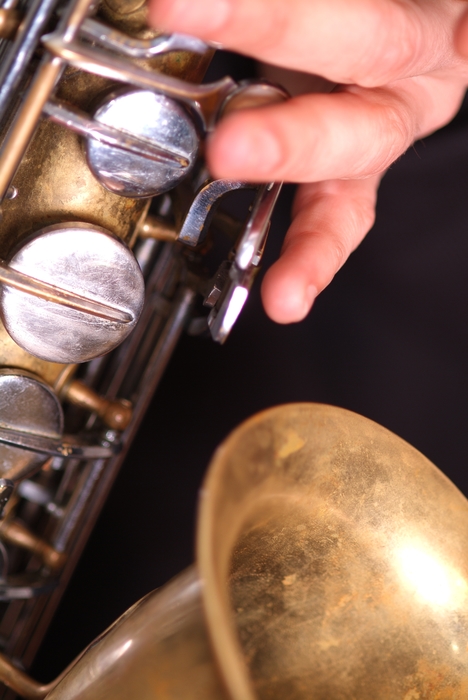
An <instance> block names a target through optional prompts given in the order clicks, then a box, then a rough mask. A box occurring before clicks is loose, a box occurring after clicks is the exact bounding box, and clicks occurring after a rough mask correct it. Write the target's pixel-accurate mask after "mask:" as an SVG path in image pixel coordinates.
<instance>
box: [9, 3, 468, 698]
mask: <svg viewBox="0 0 468 700" xmlns="http://www.w3.org/2000/svg"><path fill="white" fill-rule="evenodd" d="M0 36H1V37H2V40H1V44H0V52H1V61H0V125H1V133H0V203H1V220H0V318H1V323H0V470H1V473H0V508H1V517H0V601H1V606H2V609H1V614H0V642H1V653H0V682H1V683H2V684H3V693H2V697H13V695H19V696H21V697H24V698H27V699H31V700H40V699H41V698H47V699H48V700H82V699H83V700H84V699H86V700H102V699H103V698H116V699H117V700H119V699H120V698H122V700H124V699H125V700H128V699H129V698H132V699H133V698H138V699H139V700H155V699H156V698H158V699H159V698H166V699H167V700H181V699H183V700H199V699H200V698H206V699H207V700H256V699H257V698H260V699H262V700H309V699H310V698H315V699H318V700H329V698H336V699H337V700H351V699H356V698H359V700H375V698H383V699H385V700H393V699H394V698H398V699H400V698H401V699H403V700H426V699H427V700H429V699H432V698H434V699H435V698H460V699H462V698H466V697H468V681H467V679H468V613H467V610H468V605H467V603H468V562H467V560H466V551H467V549H468V502H467V501H466V499H465V498H464V497H463V496H462V495H461V494H460V492H458V490H457V489H456V488H455V487H454V486H453V484H451V483H450V482H449V481H448V480H447V479H446V478H445V477H444V476H443V475H442V474H441V473H440V472H439V471H438V470H437V469H436V467H434V466H433V465H432V464H431V463H429V462H428V460H426V459H425V458H424V457H423V456H422V455H420V454H419V453H418V452H417V451H416V450H414V449H413V448H412V447H410V446H409V445H407V444H406V443H404V442H403V441H402V440H400V439H399V438H397V437H396V436H394V435H392V434H391V433H389V432H388V431H386V430H385V429H383V428H381V427H380V426H377V425H376V424H374V423H372V422H371V421H369V420H367V419H365V418H362V417H359V416H356V415H355V414H352V413H350V412H348V411H344V410H342V409H339V408H334V407H328V406H320V405H314V404H298V405H290V406H284V407H278V408H274V409H270V410H269V411H266V412H264V413H262V414H260V415H258V416H255V417H254V418H252V419H250V420H249V421H247V422H246V423H245V424H244V425H242V426H240V427H239V428H238V429H237V430H236V431H235V432H234V433H233V434H232V435H231V436H230V437H228V439H227V440H226V441H225V443H223V445H221V447H220V448H219V449H218V451H217V452H216V454H215V456H214V458H213V461H212V464H211V466H210V468H209V471H208V474H207V477H206V480H205V483H204V486H203V489H202V492H201V499H200V508H199V518H198V527H197V548H196V549H197V552H196V554H197V556H196V564H195V565H194V566H192V567H190V568H189V569H188V570H186V571H184V572H182V573H181V574H180V575H179V576H177V577H176V578H175V579H173V580H172V581H171V582H169V583H168V584H167V585H166V586H164V587H163V588H162V589H161V590H158V591H154V592H153V593H150V594H148V595H147V596H146V597H145V598H143V599H142V600H141V601H139V602H138V603H136V604H135V605H134V606H133V607H132V608H130V609H129V610H128V611H127V612H126V613H125V614H124V615H123V616H122V617H121V618H120V619H119V620H117V621H116V622H115V623H114V624H113V625H112V626H111V627H110V628H109V629H108V630H106V631H105V632H104V633H103V634H102V635H101V636H100V637H99V638H98V639H96V640H95V641H94V642H93V643H92V644H91V645H90V646H89V647H88V648H87V649H85V650H84V652H83V653H82V654H81V655H80V656H79V657H78V658H77V659H76V660H75V661H74V662H73V663H72V664H71V665H70V667H69V668H68V669H65V670H64V671H63V673H62V674H61V675H60V676H59V677H58V678H57V679H55V680H54V681H52V682H51V683H48V684H41V683H40V682H37V681H35V680H33V679H32V678H31V677H30V676H29V675H28V674H27V673H26V671H25V669H27V668H28V667H29V666H30V664H31V663H32V660H33V658H34V655H35V653H36V651H37V649H38V647H39V645H40V643H41V640H42V638H43V636H44V634H45V631H46V629H47V626H48V624H49V622H50V620H51V618H52V616H53V614H54V611H55V609H56V608H57V605H58V603H59V601H60V598H61V596H62V594H63V591H64V589H65V587H66V585H67V582H68V581H69V579H70V577H71V575H72V573H73V569H74V567H75V566H76V563H77V561H78V558H79V556H80V553H81V551H82V550H83V547H84V546H85V543H86V540H87V538H88V536H89V533H90V530H91V529H92V526H93V524H94V522H95V520H96V518H97V516H98V513H99V511H100V509H101V507H102V505H103V502H104V500H105V498H106V495H107V493H108V491H109V489H110V486H111V484H112V482H113V480H114V478H115V476H116V473H117V471H118V469H119V467H120V465H121V463H122V460H123V459H124V457H125V454H126V452H127V451H128V448H129V445H130V443H131V441H132V439H133V437H134V435H135V432H136V431H137V428H138V425H139V423H140V421H141V419H142V416H143V415H144V412H145V410H146V408H147V406H148V404H149V402H150V400H151V397H152V395H153V393H154V391H155V389H156V387H157V385H158V382H159V380H160V378H161V375H162V373H163V371H164V368H165V366H166V365H167V362H168V360H169V358H170V357H171V354H172V352H173V350H174V348H175V346H176V344H177V341H178V339H179V338H180V336H181V334H182V333H183V332H184V331H185V330H189V332H191V333H193V334H198V333H204V332H209V333H210V334H211V335H212V337H213V339H214V340H216V341H217V342H221V343H222V342H224V340H225V339H226V337H227V336H228V334H229V332H230V330H231V328H232V326H233V324H234V323H235V321H236V318H237V317H238V315H239V313H240V311H241V309H242V306H243V304H244V303H245V300H246V297H247V295H248V291H249V288H250V286H251V284H252V281H253V279H254V277H255V274H256V272H257V270H258V267H259V264H260V261H261V257H262V252H263V248H264V245H265V241H266V236H267V233H268V227H269V221H270V215H271V212H272V209H273V207H274V205H275V202H276V199H277V197H278V194H279V191H280V185H279V184H278V183H265V184H262V185H256V186H252V185H249V183H245V182H234V181H226V180H213V179H211V178H210V177H209V174H208V173H207V171H206V167H205V165H204V162H203V157H202V150H203V140H204V137H205V136H206V135H207V134H208V133H209V132H210V130H211V129H213V128H214V126H215V125H216V123H217V121H218V120H219V119H220V118H221V117H222V116H223V115H224V114H226V113H227V112H228V111H230V110H233V109H242V108H245V107H249V106H259V105H262V104H270V103H272V102H277V101H280V100H283V99H285V97H286V94H285V92H284V91H283V90H282V89H280V88H278V87H276V86H273V85H271V84H268V83H266V82H253V83H239V84H237V83H235V82H234V81H233V80H232V79H230V78H224V79H222V80H219V81H217V82H214V83H201V80H202V78H203V75H204V72H205V70H206V68H207V66H208V63H209V61H210V58H211V56H212V53H213V47H210V46H207V45H206V44H204V43H203V42H200V41H198V40H197V39H194V38H192V37H187V36H181V35H171V36H166V35H162V34H159V33H158V32H156V31H153V30H150V29H148V27H147V25H146V10H145V5H144V2H143V0H101V2H100V3H99V4H98V3H95V2H94V0H31V1H30V2H22V0H4V1H3V4H2V6H1V7H0ZM239 189H248V190H251V192H250V197H251V205H250V209H249V212H248V215H247V217H246V221H245V222H243V223H240V222H239V221H237V220H233V219H232V218H231V217H230V216H228V215H227V214H226V213H225V212H223V211H222V209H220V208H218V205H219V202H220V199H221V198H222V197H223V196H224V195H226V194H227V193H229V192H232V191H234V190H239ZM220 236H223V237H224V238H225V240H226V241H227V242H228V249H229V253H228V255H227V256H226V257H225V258H222V259H221V260H219V259H217V260H216V263H215V264H214V265H213V264H212V262H210V264H208V260H209V259H210V255H209V254H210V253H211V252H212V250H213V249H214V248H215V247H216V246H215V245H214V242H215V240H217V239H218V237H220Z"/></svg>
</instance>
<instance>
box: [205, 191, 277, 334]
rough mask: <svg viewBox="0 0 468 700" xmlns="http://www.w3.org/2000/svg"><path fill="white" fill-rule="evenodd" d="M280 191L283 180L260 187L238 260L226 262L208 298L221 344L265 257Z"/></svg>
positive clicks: (210, 320)
mask: <svg viewBox="0 0 468 700" xmlns="http://www.w3.org/2000/svg"><path fill="white" fill-rule="evenodd" d="M280 191H281V184H280V183H271V184H270V185H262V186H261V187H260V189H259V191H258V193H257V196H256V198H255V202H254V204H253V207H252V212H251V214H250V216H249V219H248V221H247V224H246V226H245V229H244V230H243V232H242V234H241V236H240V238H239V241H238V243H237V245H236V248H235V252H234V261H233V262H231V261H225V262H223V263H222V265H221V267H220V269H219V270H218V272H217V275H216V277H215V282H214V286H213V288H212V289H211V290H210V292H209V294H208V296H207V298H206V299H205V303H206V304H207V305H208V306H211V307H212V309H211V312H210V315H209V316H208V325H209V328H210V331H211V335H212V337H213V339H214V340H216V341H217V342H219V343H224V341H225V340H226V338H227V337H228V335H229V333H230V332H231V330H232V327H233V325H234V323H235V322H236V321H237V318H238V317H239V314H240V312H241V311H242V308H243V306H244V304H245V302H246V301H247V297H248V294H249V290H250V288H251V286H252V283H253V280H254V278H255V275H256V273H257V271H258V267H259V264H260V262H261V259H262V254H263V250H264V247H265V243H266V238H267V235H268V231H269V228H270V221H271V215H272V213H273V209H274V206H275V204H276V200H277V199H278V196H279V193H280ZM213 292H214V294H213Z"/></svg>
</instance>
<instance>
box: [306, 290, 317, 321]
mask: <svg viewBox="0 0 468 700" xmlns="http://www.w3.org/2000/svg"><path fill="white" fill-rule="evenodd" d="M317 295H318V291H317V287H314V285H313V284H309V286H308V287H307V288H306V290H305V293H304V317H305V316H307V314H308V313H309V311H310V309H311V308H312V304H313V303H314V301H315V298H316V297H317Z"/></svg>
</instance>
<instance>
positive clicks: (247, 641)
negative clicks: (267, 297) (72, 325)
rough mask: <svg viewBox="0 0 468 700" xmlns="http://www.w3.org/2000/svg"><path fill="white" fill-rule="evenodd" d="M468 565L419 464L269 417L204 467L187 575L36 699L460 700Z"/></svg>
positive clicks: (465, 533) (466, 529)
mask: <svg viewBox="0 0 468 700" xmlns="http://www.w3.org/2000/svg"><path fill="white" fill-rule="evenodd" d="M467 552H468V501H467V500H466V499H465V498H464V496H463V495H462V494H461V493H460V492H459V491H458V490H457V489H456V487H455V486H454V485H453V484H452V483H451V482H450V481H449V480H448V479H447V478H446V477H445V476H444V475H443V474H442V473H441V472H440V471H439V470H438V469H437V468H436V467H434V465H433V464H431V463H430V462H429V461H428V460H427V459H426V458H425V457H423V456H422V455H421V454H420V453H419V452H417V450H415V449H414V448H412V447H411V446H410V445H408V444H407V443H405V442H404V441H403V440H401V439H400V438H398V437H396V436H395V435H393V434H392V433H390V432H388V431H387V430H385V429H384V428H382V427H380V426H378V425H377V424H375V423H373V422H372V421H369V420H367V419H366V418H362V417H360V416H358V415H356V414H353V413H350V412H348V411H345V410H343V409H339V408H334V407H330V406H322V405H317V404H294V405H290V406H283V407H279V408H275V409H271V410H269V411H266V412H264V413H261V414H259V415H257V416H255V417H254V418H252V419H251V420H249V421H247V422H246V423H244V424H243V425H242V426H240V428H238V429H237V430H236V431H235V432H234V433H233V434H232V435H231V436H230V437H229V438H228V439H227V440H226V441H225V442H224V443H223V445H221V447H220V448H219V449H218V451H217V452H216V454H215V456H214V458H213V461H212V463H211V466H210V470H209V472H208V476H207V478H206V480H205V483H204V486H203V489H202V494H201V503H200V515H199V524H198V534H197V568H196V569H195V568H191V569H188V570H187V571H186V572H184V573H182V574H180V575H179V576H178V577H177V578H176V579H174V580H173V581H172V582H171V583H169V584H167V586H165V587H164V588H163V589H161V591H155V592H153V593H151V594H150V595H149V596H147V597H146V598H144V599H143V600H142V601H140V602H139V603H137V604H136V606H134V607H133V608H131V609H130V610H129V611H128V612H127V613H125V615H123V616H122V617H121V618H120V619H119V620H118V621H117V622H116V623H115V624H114V625H113V626H112V627H111V628H109V630H108V631H107V632H106V633H104V635H102V636H101V638H99V639H98V640H96V642H95V643H93V644H92V645H90V647H89V648H88V649H87V650H86V651H85V652H84V654H83V655H82V656H81V657H80V658H79V659H78V661H77V662H76V663H75V665H74V666H72V668H71V671H70V672H69V673H68V674H66V675H64V676H62V678H63V679H62V680H61V681H60V682H59V683H58V685H56V687H55V689H54V690H52V691H51V692H50V694H49V695H48V696H47V697H48V699H49V700H75V699H78V698H80V699H81V698H83V699H84V698H86V700H104V698H110V697H112V698H116V699H117V700H119V699H120V698H122V700H123V699H124V698H125V699H128V698H133V697H135V698H136V697H138V698H140V699H141V700H145V699H148V700H156V698H158V700H159V699H160V698H165V699H166V700H176V699H177V700H195V698H197V699H199V698H204V699H207V700H227V698H229V699H230V700H255V699H264V698H266V699H268V700H272V699H274V700H311V699H313V700H331V699H333V700H371V699H372V700H375V699H376V698H378V699H379V700H381V699H382V700H448V699H449V698H450V699H451V700H464V699H465V698H467V697H468V605H467V603H468V554H467ZM210 649H211V650H210ZM0 675H1V668H0ZM220 679H221V680H220ZM28 697H32V696H28Z"/></svg>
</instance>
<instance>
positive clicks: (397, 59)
mask: <svg viewBox="0 0 468 700" xmlns="http://www.w3.org/2000/svg"><path fill="white" fill-rule="evenodd" d="M460 6H461V3H456V2H445V3H440V2H436V1H435V0H425V1H424V2H421V3H419V2H418V1H417V0H353V2H350V1H349V0H197V1H196V2H194V0H151V4H150V9H149V14H150V20H151V22H152V23H153V24H154V25H156V26H158V27H160V28H162V29H163V30H165V31H177V32H183V33H187V34H194V35H196V36H199V37H200V38H202V39H205V40H207V41H215V42H219V43H221V44H222V45H223V46H224V47H225V48H230V49H233V50H235V51H238V52H240V53H245V54H248V55H250V56H253V57H254V58H257V59H260V60H263V61H266V62H268V63H273V64H275V65H281V66H284V67H286V68H291V69H294V70H301V71H306V72H310V73H316V74H318V75H321V76H323V77H325V78H327V79H328V80H331V81H332V82H336V83H348V84H349V83H352V84H358V85H362V86H364V87H374V86H377V85H383V84H386V83H387V82H390V81H392V80H396V79H399V78H403V77H408V76H411V75H418V74H421V73H425V72H427V71H429V70H432V69H434V68H437V67H439V66H442V65H446V63H447V60H451V57H453V56H454V51H453V49H452V31H453V29H454V27H455V24H456V21H457V19H458V17H459V15H460V12H461V7H460ZM453 60H456V59H455V58H453Z"/></svg>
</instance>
